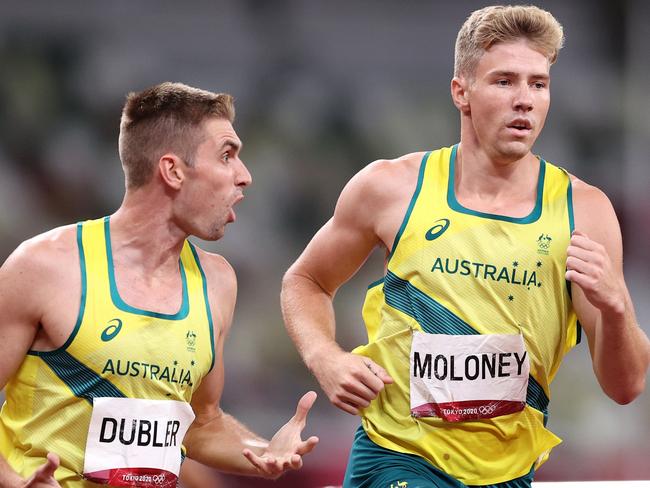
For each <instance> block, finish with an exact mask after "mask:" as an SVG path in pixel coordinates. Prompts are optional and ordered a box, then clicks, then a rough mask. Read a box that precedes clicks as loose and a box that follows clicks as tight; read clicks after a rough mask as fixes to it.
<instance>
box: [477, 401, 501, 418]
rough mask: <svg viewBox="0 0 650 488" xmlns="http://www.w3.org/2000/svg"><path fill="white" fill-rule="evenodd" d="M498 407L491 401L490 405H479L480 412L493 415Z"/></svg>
mask: <svg viewBox="0 0 650 488" xmlns="http://www.w3.org/2000/svg"><path fill="white" fill-rule="evenodd" d="M496 409H497V406H496V404H495V403H491V404H490V405H481V406H480V407H478V413H480V414H481V415H491V414H493V413H494V411H495V410H496Z"/></svg>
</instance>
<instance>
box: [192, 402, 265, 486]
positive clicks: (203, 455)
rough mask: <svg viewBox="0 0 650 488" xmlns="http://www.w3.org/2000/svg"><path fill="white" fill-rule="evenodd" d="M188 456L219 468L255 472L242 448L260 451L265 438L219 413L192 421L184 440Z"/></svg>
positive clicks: (233, 471) (232, 418) (231, 471)
mask: <svg viewBox="0 0 650 488" xmlns="http://www.w3.org/2000/svg"><path fill="white" fill-rule="evenodd" d="M183 444H184V445H185V447H186V449H187V456H188V457H189V458H191V459H194V460H195V461H199V462H200V463H203V464H205V465H207V466H211V467H213V468H215V469H218V470H219V471H223V472H227V473H233V474H240V475H250V476H254V475H258V476H259V474H260V473H259V472H258V471H257V470H256V468H255V467H254V466H253V465H252V464H251V463H250V462H249V461H248V460H247V459H246V458H245V457H244V455H243V454H242V451H243V450H244V449H245V448H248V449H250V450H252V451H253V452H255V453H257V454H260V453H261V452H262V451H263V450H264V449H265V448H266V446H267V445H268V441H267V440H265V439H263V438H261V437H259V436H258V435H256V434H255V433H253V432H251V431H250V430H249V429H247V428H246V427H245V426H244V425H243V424H242V423H241V422H239V421H238V420H237V419H236V418H234V417H233V416H231V415H228V414H226V413H224V412H220V414H219V415H218V416H215V417H214V418H212V419H210V420H208V421H201V419H198V418H197V420H195V422H194V423H193V424H192V426H191V427H190V429H189V430H188V432H187V435H186V436H185V440H184V442H183Z"/></svg>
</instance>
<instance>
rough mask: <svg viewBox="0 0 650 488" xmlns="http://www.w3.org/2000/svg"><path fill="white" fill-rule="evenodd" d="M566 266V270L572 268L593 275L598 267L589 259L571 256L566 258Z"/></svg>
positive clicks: (596, 272)
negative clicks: (584, 259)
mask: <svg viewBox="0 0 650 488" xmlns="http://www.w3.org/2000/svg"><path fill="white" fill-rule="evenodd" d="M566 267H567V269H568V270H573V271H577V272H579V273H581V274H586V275H590V276H592V275H593V276H595V275H597V274H598V271H599V269H600V268H599V267H598V266H597V265H596V264H594V263H590V262H589V261H583V260H582V259H578V258H575V257H573V256H569V257H568V258H567V260H566Z"/></svg>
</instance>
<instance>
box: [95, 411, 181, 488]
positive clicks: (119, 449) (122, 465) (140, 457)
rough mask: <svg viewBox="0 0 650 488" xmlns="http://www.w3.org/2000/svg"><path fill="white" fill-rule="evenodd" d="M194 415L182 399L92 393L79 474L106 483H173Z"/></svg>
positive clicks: (160, 486) (168, 486)
mask: <svg viewBox="0 0 650 488" xmlns="http://www.w3.org/2000/svg"><path fill="white" fill-rule="evenodd" d="M193 420H194V412H193V411H192V408H191V407H190V405H189V404H188V403H186V402H179V401H175V400H142V399H138V398H95V399H94V400H93V413H92V417H91V419H90V427H89V429H88V440H87V441H86V454H85V458H84V478H86V479H88V480H90V481H93V482H95V483H100V484H107V485H111V486H138V487H156V488H174V487H176V481H177V479H178V473H179V471H180V467H181V444H182V442H183V438H184V437H185V433H186V432H187V429H189V427H190V424H191V423H192V421H193Z"/></svg>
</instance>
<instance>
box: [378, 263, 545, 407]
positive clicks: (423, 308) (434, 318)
mask: <svg viewBox="0 0 650 488" xmlns="http://www.w3.org/2000/svg"><path fill="white" fill-rule="evenodd" d="M384 296H385V297H386V303H387V304H388V305H390V306H391V307H393V308H394V309H396V310H399V311H400V312H402V313H404V314H406V315H408V316H409V317H411V318H413V319H415V321H416V322H417V323H418V324H419V325H420V327H422V330H424V331H425V332H427V333H429V334H447V335H477V334H480V333H479V332H478V331H477V330H476V329H474V328H473V327H472V326H471V325H469V324H468V323H467V322H465V321H464V320H463V319H461V318H460V317H458V316H457V315H456V314H454V313H453V312H452V311H451V310H449V309H448V308H446V307H445V306H444V305H442V304H441V303H439V302H437V301H436V300H434V299H433V298H432V297H430V296H429V295H427V294H426V293H424V292H423V291H421V290H419V289H418V288H417V287H415V286H413V285H412V284H411V283H409V282H408V281H407V280H404V279H402V278H400V277H398V276H396V275H395V274H394V273H392V272H391V271H388V272H387V273H386V279H385V281H384ZM526 403H527V404H528V405H530V406H531V407H533V408H534V409H536V410H539V411H540V412H542V413H544V416H545V418H546V417H547V411H548V404H549V399H548V397H547V396H546V393H545V392H544V389H543V388H542V387H541V385H540V384H539V383H538V382H537V380H536V379H535V378H533V376H532V375H529V376H528V390H527V393H526Z"/></svg>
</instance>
